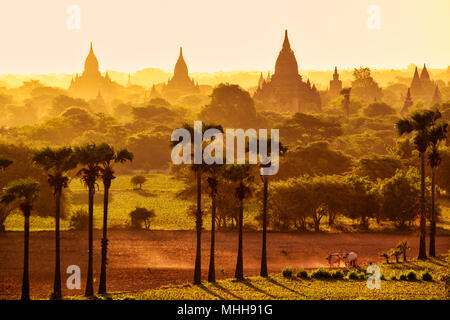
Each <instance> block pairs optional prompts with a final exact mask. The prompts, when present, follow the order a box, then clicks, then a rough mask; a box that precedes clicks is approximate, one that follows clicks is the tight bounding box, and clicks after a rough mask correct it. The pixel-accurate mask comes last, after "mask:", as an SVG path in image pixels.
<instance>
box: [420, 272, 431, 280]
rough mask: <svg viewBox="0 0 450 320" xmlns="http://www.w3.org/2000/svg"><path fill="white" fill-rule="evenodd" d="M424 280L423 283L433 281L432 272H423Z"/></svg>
mask: <svg viewBox="0 0 450 320" xmlns="http://www.w3.org/2000/svg"><path fill="white" fill-rule="evenodd" d="M422 280H423V281H433V276H432V275H431V273H430V271H428V270H426V271H424V272H422Z"/></svg>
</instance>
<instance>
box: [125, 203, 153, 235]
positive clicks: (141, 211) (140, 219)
mask: <svg viewBox="0 0 450 320" xmlns="http://www.w3.org/2000/svg"><path fill="white" fill-rule="evenodd" d="M155 216H156V215H155V211H153V210H148V209H146V208H140V207H136V209H134V210H133V211H131V212H130V217H131V227H132V228H134V229H141V228H142V224H144V228H145V229H146V230H149V229H150V221H151V219H152V218H154V217H155Z"/></svg>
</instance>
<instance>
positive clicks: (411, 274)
mask: <svg viewBox="0 0 450 320" xmlns="http://www.w3.org/2000/svg"><path fill="white" fill-rule="evenodd" d="M406 277H407V278H408V281H416V280H417V275H416V272H415V271H414V270H411V271H409V272H408V274H407V275H406Z"/></svg>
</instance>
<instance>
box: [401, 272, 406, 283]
mask: <svg viewBox="0 0 450 320" xmlns="http://www.w3.org/2000/svg"><path fill="white" fill-rule="evenodd" d="M406 279H407V278H406V274H404V273H402V274H401V275H400V280H403V281H404V280H406Z"/></svg>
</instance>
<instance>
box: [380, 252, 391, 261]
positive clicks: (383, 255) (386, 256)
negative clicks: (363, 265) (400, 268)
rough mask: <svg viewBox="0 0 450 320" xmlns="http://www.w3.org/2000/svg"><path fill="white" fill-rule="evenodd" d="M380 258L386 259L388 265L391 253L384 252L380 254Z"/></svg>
mask: <svg viewBox="0 0 450 320" xmlns="http://www.w3.org/2000/svg"><path fill="white" fill-rule="evenodd" d="M380 256H381V257H383V258H385V259H386V263H387V264H389V257H390V255H389V253H388V252H386V251H385V252H382V253H381V254H380Z"/></svg>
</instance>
